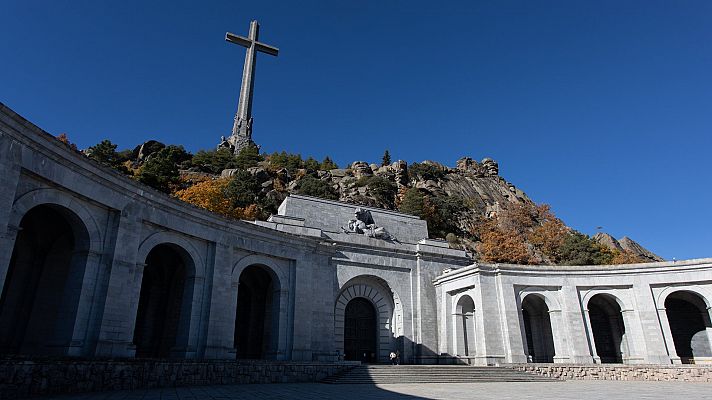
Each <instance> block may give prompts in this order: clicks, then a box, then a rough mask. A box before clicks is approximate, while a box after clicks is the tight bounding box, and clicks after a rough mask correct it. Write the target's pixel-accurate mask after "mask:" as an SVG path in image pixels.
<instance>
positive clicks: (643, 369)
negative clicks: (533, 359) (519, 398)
mask: <svg viewBox="0 0 712 400" xmlns="http://www.w3.org/2000/svg"><path fill="white" fill-rule="evenodd" d="M511 368H514V369H516V370H519V371H524V372H529V373H534V374H538V375H542V376H548V377H551V378H556V379H562V380H569V379H575V380H607V381H684V382H712V365H709V366H703V365H684V366H683V365H675V366H672V365H671V366H667V365H625V366H623V365H616V366H612V365H600V364H599V365H562V364H559V365H556V364H512V365H511Z"/></svg>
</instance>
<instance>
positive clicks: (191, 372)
mask: <svg viewBox="0 0 712 400" xmlns="http://www.w3.org/2000/svg"><path fill="white" fill-rule="evenodd" d="M356 364H357V363H348V362H343V363H316V362H311V363H306V362H277V361H269V362H266V361H233V360H219V361H215V360H212V361H178V360H176V361H173V360H72V359H70V360H67V359H62V360H0V399H14V398H23V397H30V396H37V395H47V394H59V393H81V392H94V391H105V390H128V389H144V388H160V387H175V386H189V385H190V386H195V385H217V384H243V383H283V382H316V381H319V380H321V379H324V378H325V377H327V376H329V375H333V374H336V373H338V372H340V371H343V370H345V369H349V368H353V366H355V365H356Z"/></svg>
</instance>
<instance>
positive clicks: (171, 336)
mask: <svg viewBox="0 0 712 400" xmlns="http://www.w3.org/2000/svg"><path fill="white" fill-rule="evenodd" d="M192 270H193V265H192V260H191V259H190V256H189V255H188V254H187V252H185V250H183V249H181V248H180V247H178V246H176V245H172V244H159V245H158V246H156V247H154V248H153V249H151V251H150V252H149V253H148V256H147V257H146V266H145V267H144V270H143V278H142V280H141V294H140V297H139V301H138V311H137V313H136V326H135V329H134V340H133V343H134V345H136V357H159V358H165V357H170V356H171V355H172V353H173V352H174V351H179V350H178V348H179V347H181V346H185V345H186V343H180V341H181V339H183V340H185V339H186V338H187V332H185V330H187V329H188V325H189V323H188V320H189V319H190V311H191V310H190V309H191V300H192V287H191V286H190V285H186V281H187V280H188V278H189V275H190V274H192ZM173 355H176V354H173Z"/></svg>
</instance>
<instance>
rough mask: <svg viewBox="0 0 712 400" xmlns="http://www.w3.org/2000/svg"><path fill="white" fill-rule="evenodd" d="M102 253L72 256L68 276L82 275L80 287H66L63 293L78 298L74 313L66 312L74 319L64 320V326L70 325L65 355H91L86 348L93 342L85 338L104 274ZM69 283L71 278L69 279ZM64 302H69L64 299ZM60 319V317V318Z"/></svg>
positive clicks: (78, 253) (68, 305)
mask: <svg viewBox="0 0 712 400" xmlns="http://www.w3.org/2000/svg"><path fill="white" fill-rule="evenodd" d="M101 261H102V253H99V252H93V251H82V252H77V253H75V254H74V255H73V256H72V266H71V271H70V274H83V277H82V280H81V286H79V287H67V288H66V289H65V293H71V292H74V293H76V295H77V296H78V297H79V298H78V299H77V300H76V312H73V313H72V312H70V310H65V311H66V312H68V314H67V316H69V315H70V313H71V314H73V316H74V318H73V319H72V318H68V319H67V320H65V323H66V324H71V325H72V327H71V328H70V331H71V339H70V341H69V343H68V344H67V348H66V351H65V352H64V353H65V354H67V355H69V356H88V355H91V353H93V350H94V349H92V348H88V344H89V343H91V342H93V340H91V339H92V338H89V337H87V334H88V333H89V331H90V330H89V324H90V322H91V321H90V319H91V316H92V314H93V313H92V311H93V308H94V306H95V305H96V302H97V299H96V298H95V296H96V295H102V294H101V293H97V285H98V284H99V282H98V280H99V277H103V276H105V274H106V271H105V269H106V265H103V264H102V262H101ZM70 281H71V278H70ZM65 300H69V299H66V297H65ZM67 307H71V308H73V307H74V305H73V304H67ZM60 318H61V317H60Z"/></svg>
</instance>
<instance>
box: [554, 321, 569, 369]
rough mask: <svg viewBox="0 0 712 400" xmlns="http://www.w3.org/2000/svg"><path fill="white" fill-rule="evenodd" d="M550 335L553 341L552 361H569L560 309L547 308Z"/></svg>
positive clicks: (564, 327)
mask: <svg viewBox="0 0 712 400" xmlns="http://www.w3.org/2000/svg"><path fill="white" fill-rule="evenodd" d="M549 323H550V324H551V336H552V340H553V342H554V363H570V362H571V357H570V355H569V353H570V352H569V345H568V343H567V340H566V326H564V324H563V313H562V311H561V310H549Z"/></svg>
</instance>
